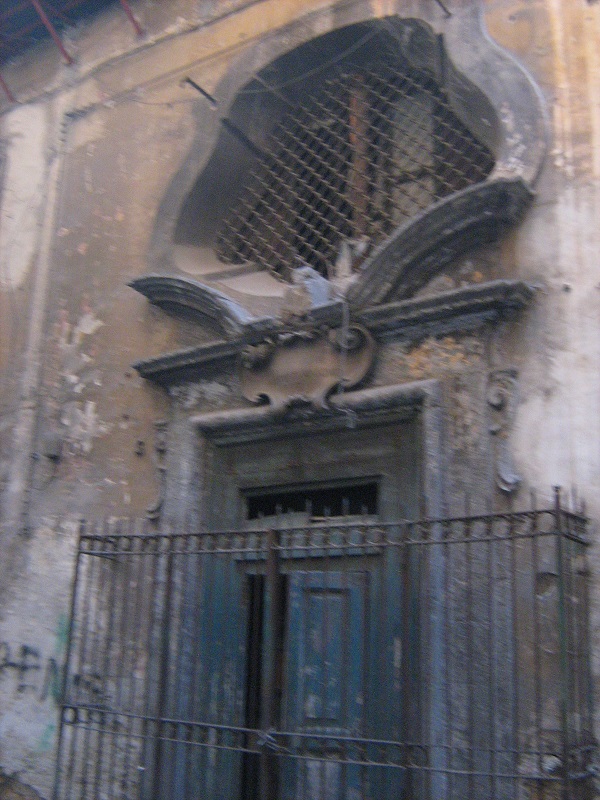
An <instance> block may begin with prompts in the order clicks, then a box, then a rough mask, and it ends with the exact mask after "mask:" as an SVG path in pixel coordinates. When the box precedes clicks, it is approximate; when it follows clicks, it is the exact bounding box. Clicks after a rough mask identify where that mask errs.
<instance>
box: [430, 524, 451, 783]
mask: <svg viewBox="0 0 600 800" xmlns="http://www.w3.org/2000/svg"><path fill="white" fill-rule="evenodd" d="M442 525H443V527H442V536H441V544H440V548H441V551H442V553H443V555H444V558H445V559H446V569H445V570H444V596H445V597H446V607H445V610H444V616H445V620H444V653H445V659H444V677H445V687H444V695H445V703H446V713H445V717H446V719H452V692H451V691H450V687H451V686H452V685H453V680H452V678H453V668H452V658H453V656H452V652H451V650H450V647H449V642H448V635H449V634H448V632H449V631H450V630H451V629H453V628H454V627H455V626H454V624H453V613H452V612H453V608H454V602H453V593H452V590H451V585H450V576H451V575H453V574H454V561H453V555H454V552H453V550H452V548H448V547H447V546H446V545H447V544H448V539H449V536H450V533H449V526H450V525H451V523H446V524H444V523H442ZM442 544H443V545H444V546H442ZM426 557H427V558H429V553H426ZM427 744H430V743H429V742H428V743H427ZM453 744H454V742H453V741H452V737H451V730H450V727H449V726H446V731H445V747H446V750H447V752H448V757H449V759H450V763H449V765H448V766H449V772H448V776H447V779H446V780H447V787H448V797H453V796H454V777H453V774H452V770H453V769H454V747H453Z"/></svg>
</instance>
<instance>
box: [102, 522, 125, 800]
mask: <svg viewBox="0 0 600 800" xmlns="http://www.w3.org/2000/svg"><path fill="white" fill-rule="evenodd" d="M121 524H122V520H119V521H118V522H116V523H115V528H116V533H117V537H118V536H119V533H120V526H121ZM113 532H114V531H113ZM117 541H118V539H117ZM117 541H115V543H114V545H113V546H116V544H117ZM126 543H127V539H124V540H123V549H126V548H127V544H126ZM128 561H129V559H128V558H127V557H123V558H119V560H118V561H116V562H115V561H109V562H108V563H107V568H106V569H105V571H106V572H108V579H109V586H108V592H107V593H106V594H105V591H104V587H102V590H103V591H102V594H103V595H104V596H107V598H106V607H107V612H108V616H107V620H106V626H105V629H106V634H105V637H103V638H104V641H103V646H102V649H103V651H104V652H103V653H101V654H100V655H101V660H102V662H103V663H102V667H101V673H100V677H101V681H102V687H103V689H102V694H103V697H102V704H103V705H104V704H105V703H106V700H107V698H106V692H107V679H108V675H109V674H110V672H111V651H112V647H113V642H114V639H113V630H114V627H115V625H114V620H115V615H116V614H117V613H118V612H117V608H118V603H117V602H116V599H115V594H116V592H117V580H116V578H117V576H116V574H115V573H116V572H117V570H119V569H120V567H121V565H125V568H127V564H128ZM103 627H104V626H103ZM119 661H120V659H119ZM118 683H119V684H120V683H121V681H118ZM99 727H100V732H99V745H98V752H97V757H96V759H95V761H96V763H95V777H94V790H95V794H96V796H98V795H99V794H100V786H101V785H102V774H103V768H104V765H103V759H104V745H105V744H106V738H107V737H108V736H110V733H109V731H108V730H106V729H105V725H104V720H103V719H102V721H101V723H100V725H99ZM115 750H116V748H114V747H113V748H110V749H109V764H110V763H111V762H112V754H113V753H114V751H115ZM108 768H109V769H110V765H109V767H108ZM108 777H109V787H110V788H109V791H111V789H112V781H110V775H109V776H108Z"/></svg>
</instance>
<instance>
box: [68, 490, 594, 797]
mask: <svg viewBox="0 0 600 800" xmlns="http://www.w3.org/2000/svg"><path fill="white" fill-rule="evenodd" d="M585 531H586V520H585V519H584V517H582V516H581V515H577V514H572V513H569V512H566V511H565V510H563V509H562V508H561V507H560V504H559V503H558V502H557V504H556V505H555V507H553V508H547V509H543V510H537V509H535V510H529V511H523V512H515V513H507V514H486V515H469V516H464V517H457V518H447V519H438V520H418V521H398V522H396V523H393V524H380V523H377V522H374V521H373V520H372V518H367V517H355V518H352V517H346V518H332V519H320V520H318V521H316V520H312V521H311V520H307V522H306V524H303V525H302V526H300V527H294V528H290V527H286V526H282V527H281V528H277V527H275V528H274V529H271V530H252V531H245V530H237V531H222V532H181V531H180V532H172V533H156V532H155V531H153V530H152V528H151V527H149V526H148V525H147V524H146V523H142V522H110V523H109V522H104V523H99V524H94V525H90V524H85V525H83V526H82V531H81V537H80V541H79V548H78V557H77V573H76V578H75V587H74V595H73V611H72V623H71V636H70V644H69V652H68V661H67V668H66V674H65V685H64V696H63V700H62V706H61V732H60V747H59V756H58V767H57V782H56V790H55V795H54V797H55V800H67V798H78V800H79V799H80V800H86V798H89V799H90V800H92V798H94V800H96V798H98V797H107V798H167V797H168V798H195V797H206V798H221V797H222V798H225V797H227V798H234V797H239V798H248V799H249V798H259V797H280V798H287V797H290V798H291V797H294V798H304V799H305V800H309V798H310V799H311V800H313V799H314V798H329V797H336V798H350V797H352V798H364V800H367V798H371V797H373V796H378V797H385V798H392V797H393V798H406V800H408V798H410V800H412V799H413V798H423V800H425V799H426V798H427V799H428V800H433V799H434V798H435V800H451V799H452V800H454V798H456V799H457V800H458V798H461V799H462V798H465V797H477V798H478V800H484V799H485V800H488V799H489V800H499V799H500V798H502V800H504V799H505V798H506V800H508V799H510V800H520V798H522V797H532V798H534V797H535V798H556V797H561V798H574V799H575V800H579V799H580V798H581V800H583V798H587V797H589V796H590V794H589V792H590V779H591V778H590V776H591V771H592V763H593V759H594V737H593V726H592V719H593V717H592V699H591V698H592V689H591V674H590V662H589V656H590V642H589V632H588V623H589V598H588V591H589V585H588V584H589V576H588V568H587V563H586V538H585Z"/></svg>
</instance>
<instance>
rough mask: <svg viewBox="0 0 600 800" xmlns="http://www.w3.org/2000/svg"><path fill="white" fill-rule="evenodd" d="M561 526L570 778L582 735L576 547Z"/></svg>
mask: <svg viewBox="0 0 600 800" xmlns="http://www.w3.org/2000/svg"><path fill="white" fill-rule="evenodd" d="M562 524H563V526H564V529H565V533H566V535H565V536H564V537H563V564H564V565H565V570H566V581H565V606H566V609H565V625H566V634H567V656H568V660H569V673H568V675H569V679H570V682H571V685H570V697H569V708H568V719H567V723H568V726H569V736H570V752H569V767H568V771H569V779H571V778H573V779H574V780H575V779H576V778H574V776H575V775H578V774H579V772H580V755H581V744H582V740H583V736H582V715H581V713H580V708H579V697H580V691H581V663H580V650H579V648H578V647H577V642H578V638H579V615H578V613H577V610H578V609H577V603H576V600H575V589H576V586H575V584H576V580H577V578H576V569H577V551H576V547H577V545H576V544H575V542H574V541H573V540H572V539H571V538H570V536H569V535H568V534H569V533H570V528H571V520H570V519H569V518H568V517H566V518H563V520H562Z"/></svg>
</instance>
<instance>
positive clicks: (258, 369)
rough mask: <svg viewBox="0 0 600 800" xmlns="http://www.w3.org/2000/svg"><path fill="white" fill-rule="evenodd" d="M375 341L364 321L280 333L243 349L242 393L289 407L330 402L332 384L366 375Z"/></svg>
mask: <svg viewBox="0 0 600 800" xmlns="http://www.w3.org/2000/svg"><path fill="white" fill-rule="evenodd" d="M374 355H375V341H374V339H373V337H372V336H371V334H370V333H369V332H368V331H367V330H366V328H363V327H362V326H360V325H350V326H349V327H348V328H347V330H346V331H345V332H344V331H343V328H335V329H329V330H328V329H317V330H313V331H295V332H291V333H279V334H277V335H275V336H274V337H272V338H269V339H266V340H264V341H263V342H261V343H260V344H256V345H251V346H248V347H246V348H245V349H244V351H243V353H242V372H241V382H242V393H243V395H244V397H246V398H247V399H248V400H251V401H252V402H253V403H258V402H260V401H261V400H264V399H265V398H267V399H268V400H269V402H270V403H271V405H273V406H275V407H281V408H285V407H287V406H289V405H291V404H294V403H297V402H305V403H311V404H312V405H314V406H317V407H324V406H325V405H326V398H327V395H328V394H330V392H331V391H333V389H335V388H336V387H340V388H341V389H350V388H352V387H354V386H356V385H357V384H358V383H360V381H361V380H362V379H363V378H364V377H365V376H366V375H367V373H368V371H369V369H370V367H371V364H372V363H373V358H374Z"/></svg>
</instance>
